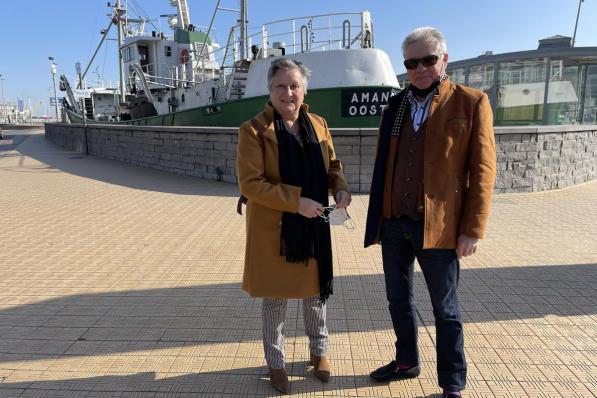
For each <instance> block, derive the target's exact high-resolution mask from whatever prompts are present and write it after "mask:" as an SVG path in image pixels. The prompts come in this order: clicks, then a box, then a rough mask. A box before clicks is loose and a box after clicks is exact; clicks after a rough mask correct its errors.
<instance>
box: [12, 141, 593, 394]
mask: <svg viewBox="0 0 597 398" xmlns="http://www.w3.org/2000/svg"><path fill="white" fill-rule="evenodd" d="M29 134H31V135H29V136H28V138H27V139H25V140H23V139H20V140H19V142H18V143H17V144H18V146H16V144H14V145H13V144H11V143H12V142H8V144H6V145H2V143H3V142H7V141H0V397H154V398H158V397H239V396H240V397H264V396H276V395H278V394H277V393H276V392H275V391H274V390H273V389H271V387H270V385H269V382H268V380H267V376H266V375H267V368H266V366H265V363H264V360H263V353H262V345H261V340H260V335H261V332H260V301H259V300H254V299H251V298H249V297H247V296H246V295H245V294H244V293H243V292H242V291H241V290H240V280H241V276H242V268H243V248H244V239H245V237H244V217H240V216H238V215H236V213H235V205H236V198H237V194H238V190H237V188H236V186H234V185H232V184H226V183H215V182H208V181H203V180H198V179H193V178H189V177H182V176H177V175H172V174H168V173H162V172H158V171H154V170H148V169H143V168H137V167H132V166H128V165H124V164H120V163H117V162H113V161H108V160H103V159H99V158H94V157H85V156H81V155H79V154H77V153H73V152H68V151H65V150H63V149H61V148H58V147H56V146H53V145H51V144H49V143H48V142H47V141H46V140H45V139H44V136H43V134H41V132H39V131H37V132H29ZM5 135H7V136H9V139H10V135H11V134H10V132H5ZM13 138H14V137H13ZM15 146H16V147H15ZM367 199H368V196H367V195H356V196H355V197H354V200H353V205H352V206H351V207H350V208H349V212H350V214H351V216H352V217H353V220H354V223H355V226H356V228H355V229H354V230H349V229H346V228H343V227H334V228H333V247H334V256H335V257H334V258H335V264H334V266H335V272H336V279H335V281H336V282H335V283H336V284H335V291H336V293H335V294H334V296H333V297H332V299H331V300H330V303H329V309H328V321H329V325H328V327H329V329H330V333H331V344H330V349H329V355H330V359H331V362H332V365H333V372H334V373H333V378H332V381H331V382H330V383H329V384H322V383H321V382H319V381H318V380H317V379H315V378H314V376H313V375H312V374H311V370H310V369H309V367H308V362H307V361H308V349H307V347H308V345H307V340H306V338H305V335H304V332H303V325H302V319H301V318H302V311H301V310H300V306H299V302H298V301H291V304H290V305H289V309H288V318H287V335H288V338H287V343H286V353H287V361H288V365H287V366H288V370H289V374H290V377H291V395H294V396H305V397H311V396H326V397H327V396H330V397H332V396H333V397H427V398H430V397H439V394H438V393H439V388H438V386H437V383H436V372H435V350H434V344H435V343H434V342H435V330H434V326H433V314H432V310H431V305H430V303H429V300H428V297H427V292H426V289H425V285H424V282H423V279H422V276H421V273H420V271H417V274H416V278H415V283H416V300H417V308H418V317H419V336H420V342H419V345H420V350H421V360H422V367H423V369H422V374H421V376H420V377H419V378H417V379H413V380H408V381H403V382H393V383H390V384H387V383H382V384H375V383H373V382H371V381H370V379H369V377H368V373H369V372H370V371H371V370H372V369H374V368H376V367H377V366H380V365H382V364H384V363H385V362H387V361H388V360H390V359H391V357H392V355H393V349H394V348H393V333H392V330H391V322H390V319H389V313H388V311H387V303H386V300H385V294H384V282H383V274H382V265H381V254H380V250H379V247H376V248H372V249H371V248H370V249H367V250H365V249H363V247H362V240H363V227H364V221H365V214H366V205H367ZM487 235H488V236H487V239H486V240H484V241H482V244H481V246H480V248H479V250H478V253H477V255H476V256H475V257H473V258H470V259H469V258H467V259H465V260H464V261H463V262H462V271H461V288H460V292H461V301H462V310H463V314H464V320H465V335H466V336H465V347H466V354H467V358H468V363H469V385H468V389H467V390H466V391H465V395H464V396H467V397H595V391H597V243H596V242H597V238H596V237H597V181H595V182H590V183H586V184H582V185H579V186H576V187H572V188H568V189H564V190H559V191H552V192H544V193H538V194H502V195H497V196H495V198H494V205H493V214H492V217H491V219H490V225H489V230H488V234H487Z"/></svg>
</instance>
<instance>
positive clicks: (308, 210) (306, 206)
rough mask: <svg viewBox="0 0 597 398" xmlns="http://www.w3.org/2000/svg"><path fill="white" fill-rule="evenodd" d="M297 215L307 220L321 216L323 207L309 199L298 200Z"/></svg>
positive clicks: (301, 198)
mask: <svg viewBox="0 0 597 398" xmlns="http://www.w3.org/2000/svg"><path fill="white" fill-rule="evenodd" d="M298 213H299V214H300V215H301V216H303V217H307V218H313V217H317V216H318V215H320V214H323V205H322V204H321V203H317V202H316V201H314V200H312V199H309V198H303V197H300V198H299V208H298Z"/></svg>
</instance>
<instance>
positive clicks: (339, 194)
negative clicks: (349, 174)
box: [334, 191, 352, 209]
mask: <svg viewBox="0 0 597 398" xmlns="http://www.w3.org/2000/svg"><path fill="white" fill-rule="evenodd" d="M334 200H335V201H336V209H343V208H345V207H348V206H349V205H350V202H351V201H352V197H351V196H350V194H349V193H348V192H347V191H336V193H335V194H334Z"/></svg>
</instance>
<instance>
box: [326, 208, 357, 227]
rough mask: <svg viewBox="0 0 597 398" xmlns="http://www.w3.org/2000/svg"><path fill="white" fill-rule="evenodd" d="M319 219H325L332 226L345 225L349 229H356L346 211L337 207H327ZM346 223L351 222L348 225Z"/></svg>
mask: <svg viewBox="0 0 597 398" xmlns="http://www.w3.org/2000/svg"><path fill="white" fill-rule="evenodd" d="M319 217H321V218H323V219H324V221H325V222H329V223H330V225H344V226H345V227H346V228H348V229H355V225H354V222H353V221H352V219H351V218H350V216H349V215H348V212H347V211H346V209H336V205H332V206H328V207H326V208H325V211H324V212H323V214H322V215H320V216H319ZM346 221H348V222H349V223H348V225H345V224H344V223H345V222H346Z"/></svg>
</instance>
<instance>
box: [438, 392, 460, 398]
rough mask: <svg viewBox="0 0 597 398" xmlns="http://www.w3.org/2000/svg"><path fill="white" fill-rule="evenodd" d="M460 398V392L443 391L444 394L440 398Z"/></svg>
mask: <svg viewBox="0 0 597 398" xmlns="http://www.w3.org/2000/svg"><path fill="white" fill-rule="evenodd" d="M460 397H462V395H461V394H460V391H450V392H448V391H446V390H444V392H443V393H442V398H460Z"/></svg>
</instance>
